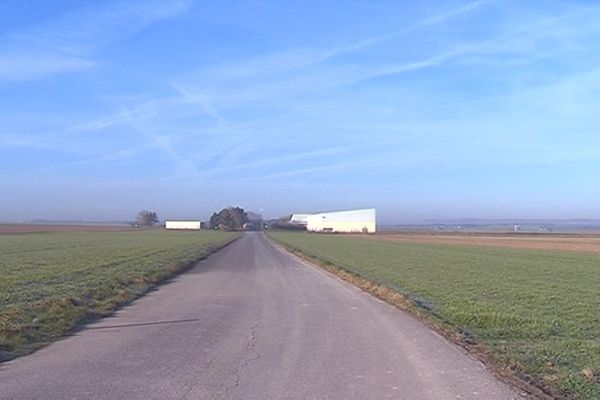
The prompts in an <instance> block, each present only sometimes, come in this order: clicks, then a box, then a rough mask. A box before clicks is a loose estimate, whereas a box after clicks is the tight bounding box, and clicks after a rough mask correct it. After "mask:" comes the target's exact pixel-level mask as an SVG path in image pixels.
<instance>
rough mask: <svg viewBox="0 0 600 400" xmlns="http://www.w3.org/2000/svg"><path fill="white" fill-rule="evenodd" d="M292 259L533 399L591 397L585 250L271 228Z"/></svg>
mask: <svg viewBox="0 0 600 400" xmlns="http://www.w3.org/2000/svg"><path fill="white" fill-rule="evenodd" d="M270 236H271V237H272V238H273V239H275V240H276V241H277V242H279V243H281V244H282V245H283V246H284V247H285V248H287V249H288V250H290V251H292V252H293V253H295V254H299V255H301V256H302V257H304V258H307V259H308V260H310V261H312V262H314V263H316V264H318V265H319V266H321V267H324V268H325V269H327V270H328V271H330V272H332V273H334V274H336V275H338V276H340V277H341V278H343V279H345V280H347V281H349V282H351V283H353V284H355V285H356V286H358V287H360V288H361V289H363V290H365V291H368V292H370V293H372V294H374V295H375V296H377V297H379V298H381V299H382V300H384V301H387V302H389V303H391V304H393V305H396V306H397V307H400V308H402V309H405V310H408V311H410V312H411V313H413V314H415V315H417V316H418V317H419V318H421V319H422V320H423V321H424V322H426V323H427V324H429V325H430V326H432V327H433V328H435V329H436V330H437V331H439V332H440V333H442V334H443V335H444V336H446V337H448V338H449V339H451V340H453V341H454V342H456V343H458V344H460V345H461V346H463V347H465V348H467V349H468V350H469V351H471V352H472V353H473V354H475V355H476V356H477V357H479V358H480V359H481V360H482V361H484V362H485V363H486V364H487V365H488V366H490V367H491V369H492V370H493V371H494V372H495V373H496V374H498V375H499V376H500V377H502V378H503V379H505V380H510V381H511V382H512V383H513V384H515V385H516V386H517V387H519V388H520V389H522V390H524V391H526V392H528V393H530V394H531V395H533V396H534V397H537V398H581V399H597V398H600V382H599V381H598V372H599V371H600V320H599V318H600V315H599V312H600V307H599V306H600V299H599V297H598V296H597V289H598V287H600V286H599V283H600V282H599V281H600V280H599V279H598V278H599V274H598V273H597V272H598V270H599V269H600V267H599V265H598V257H597V256H595V255H592V254H577V253H565V252H558V251H537V250H516V249H492V248H483V247H482V248H477V247H470V246H459V245H427V244H412V243H410V244H407V243H390V242H384V241H377V240H373V239H361V238H354V237H341V236H337V235H311V234H302V233H287V232H274V233H270Z"/></svg>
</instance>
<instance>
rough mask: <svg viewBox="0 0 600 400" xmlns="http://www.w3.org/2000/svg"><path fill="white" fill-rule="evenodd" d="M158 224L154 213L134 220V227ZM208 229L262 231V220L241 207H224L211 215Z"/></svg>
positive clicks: (145, 213) (143, 213) (141, 215)
mask: <svg viewBox="0 0 600 400" xmlns="http://www.w3.org/2000/svg"><path fill="white" fill-rule="evenodd" d="M158 222H159V220H158V215H157V214H156V212H155V211H148V210H142V211H140V212H139V213H138V215H137V218H136V225H137V226H140V227H152V226H154V225H155V224H157V223H158ZM209 227H210V229H219V230H223V231H240V230H244V229H250V230H260V229H262V218H261V217H260V216H259V215H257V214H254V213H248V212H246V211H245V210H244V209H243V208H241V207H226V208H223V209H222V210H221V211H219V212H215V213H213V215H212V216H211V217H210V220H209Z"/></svg>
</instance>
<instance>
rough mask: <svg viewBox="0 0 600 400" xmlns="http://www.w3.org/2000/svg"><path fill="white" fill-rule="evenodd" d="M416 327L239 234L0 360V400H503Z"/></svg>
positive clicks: (465, 360)
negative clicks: (136, 295) (83, 321)
mask: <svg viewBox="0 0 600 400" xmlns="http://www.w3.org/2000/svg"><path fill="white" fill-rule="evenodd" d="M519 397H520V396H519V395H517V394H516V392H514V391H513V390H512V389H510V388H509V387H508V386H506V385H505V384H503V383H501V382H499V381H498V380H496V379H495V378H494V377H493V376H492V375H491V374H490V373H489V372H487V371H486V369H485V368H484V366H483V365H482V364H481V363H480V362H479V361H477V360H475V359H474V358H472V357H471V356H469V355H467V354H465V352H464V351H463V350H462V349H460V348H458V347H457V346H455V345H453V344H451V343H449V342H448V341H446V340H445V339H443V338H442V337H440V336H439V335H438V334H436V333H434V332H432V331H431V330H429V329H428V328H427V327H426V326H425V325H423V324H422V323H420V322H419V321H417V320H416V319H414V318H413V317H411V316H410V315H407V314H406V313H403V312H401V311H399V310H397V309H395V308H393V307H391V306H389V305H387V304H384V303H383V302H381V301H379V300H377V299H375V298H374V297H372V296H370V295H368V294H366V293H363V292H361V291H359V290H358V289H355V288H354V287H352V286H350V285H349V284H347V283H345V282H342V281H340V280H338V279H337V278H335V277H333V276H331V275H329V274H327V273H326V272H323V271H322V270H320V269H318V268H316V267H314V266H310V265H308V264H306V263H305V262H303V261H301V260H299V259H297V258H295V257H293V256H291V255H289V254H288V253H286V252H284V251H283V250H281V249H279V248H278V247H276V246H275V245H273V244H272V243H271V242H269V240H268V239H267V238H266V236H265V235H264V234H262V233H245V234H244V235H243V236H242V238H241V239H239V240H238V241H236V242H235V243H233V244H231V245H230V246H228V247H227V248H225V249H223V250H221V251H220V252H218V253H216V254H214V255H212V256H211V257H209V258H207V259H205V260H204V261H202V262H200V263H198V265H197V266H196V267H194V268H193V269H191V270H190V271H189V272H187V273H185V274H182V275H180V276H178V277H177V278H176V279H174V280H173V281H172V282H170V283H168V284H165V285H163V286H161V287H160V288H159V289H158V290H155V291H153V292H151V293H150V294H148V295H146V296H145V297H143V298H142V299H140V300H138V301H136V302H134V303H133V304H132V305H130V306H128V307H126V308H124V309H122V310H121V311H119V312H118V313H116V315H115V316H113V317H110V318H106V319H103V320H101V321H99V322H97V323H94V324H91V325H89V326H88V327H87V328H86V329H83V330H81V331H79V332H78V333H76V334H75V335H73V336H71V337H68V338H66V339H64V340H61V341H59V342H56V343H54V344H52V345H50V346H47V347H46V348H44V349H42V350H40V351H38V352H36V353H34V354H32V355H29V356H26V357H22V358H19V359H16V360H13V361H11V362H8V363H4V364H0V398H1V399H245V400H250V399H344V400H347V399H361V400H365V399H387V398H389V399H411V400H414V399H444V400H445V399H487V400H494V399H513V398H519Z"/></svg>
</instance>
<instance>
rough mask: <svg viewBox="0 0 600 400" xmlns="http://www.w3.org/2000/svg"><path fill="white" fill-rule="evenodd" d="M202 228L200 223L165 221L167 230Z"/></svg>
mask: <svg viewBox="0 0 600 400" xmlns="http://www.w3.org/2000/svg"><path fill="white" fill-rule="evenodd" d="M201 228H202V222H200V221H165V229H185V230H200V229H201Z"/></svg>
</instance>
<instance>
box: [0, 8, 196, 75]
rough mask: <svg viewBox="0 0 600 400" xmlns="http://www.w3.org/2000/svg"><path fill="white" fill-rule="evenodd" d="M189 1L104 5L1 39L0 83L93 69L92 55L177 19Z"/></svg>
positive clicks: (82, 10) (7, 35)
mask: <svg viewBox="0 0 600 400" xmlns="http://www.w3.org/2000/svg"><path fill="white" fill-rule="evenodd" d="M189 3H190V1H187V0H178V1H173V2H161V1H154V0H153V1H131V2H103V3H98V4H95V5H87V6H85V7H83V8H81V9H79V10H77V11H74V12H70V13H68V14H65V15H63V16H61V17H58V18H56V19H53V20H51V21H48V22H45V23H42V24H40V25H37V26H31V27H27V28H23V29H20V30H17V31H13V32H10V33H8V34H6V35H4V36H3V37H0V54H2V56H1V57H0V81H20V80H30V79H37V78H42V77H45V76H48V75H52V74H56V73H60V72H68V71H77V70H83V69H86V68H90V67H93V66H94V65H96V64H97V62H96V61H95V60H94V59H93V55H94V53H95V51H96V50H97V49H98V48H100V47H102V46H105V45H107V44H109V43H111V42H113V41H115V40H118V39H122V38H123V37H127V36H130V35H132V34H134V33H136V32H139V31H141V30H142V29H144V28H145V27H147V26H148V25H150V24H152V23H154V22H156V21H160V20H163V19H166V18H171V17H173V16H176V15H178V14H180V13H182V12H183V11H185V10H186V8H187V6H188V5H189Z"/></svg>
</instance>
